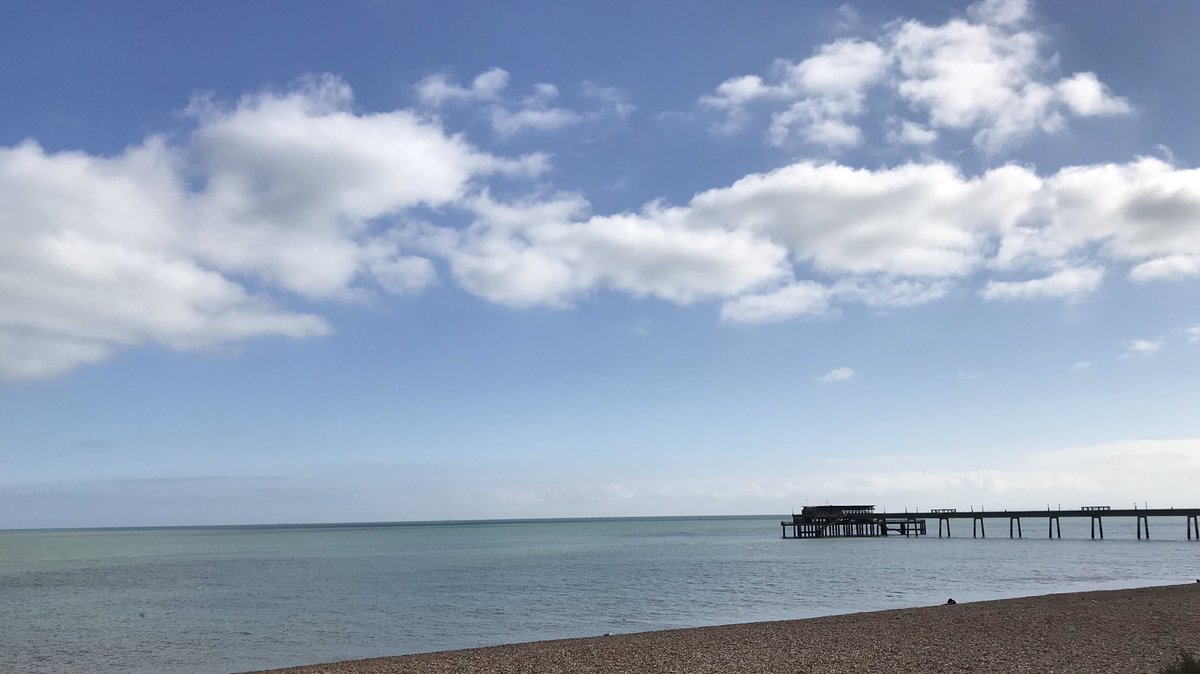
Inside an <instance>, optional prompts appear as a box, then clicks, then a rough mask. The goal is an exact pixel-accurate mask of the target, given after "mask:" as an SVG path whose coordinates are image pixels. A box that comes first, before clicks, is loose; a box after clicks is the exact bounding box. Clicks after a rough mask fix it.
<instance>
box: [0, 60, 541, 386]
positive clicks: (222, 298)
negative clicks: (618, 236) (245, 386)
mask: <svg viewBox="0 0 1200 674" xmlns="http://www.w3.org/2000/svg"><path fill="white" fill-rule="evenodd" d="M191 112H192V113H193V114H194V116H195V119H196V127H195V129H194V131H193V132H192V133H191V134H190V136H188V137H187V138H186V140H185V141H184V142H183V143H181V144H179V145H171V144H169V143H167V142H166V141H164V140H163V139H161V138H150V139H148V140H146V141H145V142H143V143H141V144H139V145H137V146H134V147H130V148H129V149H127V150H125V151H124V152H122V153H120V154H118V155H116V156H111V157H100V156H94V155H89V154H86V153H82V152H56V153H51V152H46V151H45V150H43V149H42V148H41V147H40V146H39V145H38V144H37V143H35V142H33V141H29V142H25V143H23V144H20V145H17V146H14V147H7V148H0V268H2V269H3V270H4V272H3V274H0V346H2V348H0V377H3V378H6V379H33V378H43V377H50V376H55V375H58V374H61V373H63V372H66V371H68V370H70V369H72V368H73V367H75V366H78V365H80V364H85V363H94V362H97V361H100V360H103V359H105V358H107V357H109V356H111V355H112V354H113V353H115V352H116V351H117V350H119V349H122V348H127V347H132V346H136V345H140V344H157V345H162V346H166V347H169V348H174V349H195V348H205V347H213V346H219V345H222V344H225V343H229V342H233V341H237V340H241V339H245V338H249V337H256V336H272V335H273V336H287V337H304V336H310V335H319V334H323V333H326V332H328V331H329V330H330V326H328V325H327V324H326V323H325V322H324V321H323V320H322V319H321V318H319V317H318V316H316V315H313V314H312V313H309V312H306V311H297V310H294V309H289V308H287V307H286V305H287V304H288V303H290V300H289V298H296V297H300V298H330V297H346V296H349V295H351V294H353V293H354V292H356V290H357V289H358V288H359V287H360V286H361V285H362V284H364V283H366V284H369V285H373V286H375V287H379V288H383V289H386V290H400V291H408V290H413V289H418V288H420V287H422V286H423V285H425V284H426V283H428V282H429V281H430V280H431V279H432V275H433V271H432V266H431V263H430V262H429V261H428V260H427V259H425V258H422V257H420V256H416V255H412V254H409V253H408V252H406V251H405V250H404V249H403V248H402V247H401V246H400V245H399V244H398V243H397V242H396V241H395V240H394V239H393V238H388V237H381V236H377V235H375V234H373V233H372V229H371V227H369V223H370V222H372V221H375V220H378V219H380V218H385V217H390V216H395V215H397V214H399V213H402V212H403V211H404V210H405V209H407V208H409V207H412V206H416V205H426V206H437V205H441V204H446V203H448V202H450V201H452V200H455V199H458V198H459V197H460V196H461V195H462V194H463V193H464V190H465V189H466V188H467V186H468V184H469V183H470V182H471V181H472V180H473V179H474V178H475V177H477V176H481V175H487V174H492V173H496V172H516V173H523V172H524V173H529V172H536V171H538V170H540V168H541V160H540V158H538V157H527V158H518V159H501V158H497V157H494V156H492V155H488V154H486V153H482V152H480V151H478V150H476V149H474V148H472V147H471V146H470V145H468V144H467V143H466V142H465V141H463V140H462V139H461V138H460V137H457V136H453V135H450V134H447V133H446V132H444V131H443V130H442V129H441V128H440V127H439V126H438V125H437V124H435V123H432V122H429V121H426V120H423V119H422V118H420V117H419V116H417V115H415V114H413V113H411V112H407V111H396V112H389V113H380V114H360V113H356V112H354V111H353V108H352V100H351V97H350V91H349V89H348V88H347V87H346V86H345V85H344V84H343V83H342V82H340V81H338V80H336V79H333V78H318V79H313V80H311V81H309V82H308V83H306V84H305V85H303V86H302V87H300V88H298V89H296V90H292V91H279V92H265V93H260V94H256V95H254V96H248V97H246V98H244V99H242V100H241V101H238V102H236V103H235V104H232V105H227V106H221V105H218V104H216V103H214V102H212V101H205V100H200V101H196V102H194V103H193V105H192V106H191Z"/></svg>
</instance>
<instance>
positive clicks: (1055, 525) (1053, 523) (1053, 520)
mask: <svg viewBox="0 0 1200 674" xmlns="http://www.w3.org/2000/svg"><path fill="white" fill-rule="evenodd" d="M1048 525H1049V526H1048V527H1047V528H1048V529H1049V533H1050V538H1054V533H1055V530H1057V531H1058V537H1059V538H1062V522H1061V521H1060V520H1059V519H1058V515H1051V516H1050V519H1049V521H1048Z"/></svg>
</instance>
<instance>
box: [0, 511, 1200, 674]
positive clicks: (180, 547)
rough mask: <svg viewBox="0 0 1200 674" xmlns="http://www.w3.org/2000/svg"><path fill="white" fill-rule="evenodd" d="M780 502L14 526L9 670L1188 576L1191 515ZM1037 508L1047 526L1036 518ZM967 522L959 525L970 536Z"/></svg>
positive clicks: (840, 609)
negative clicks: (865, 509)
mask: <svg viewBox="0 0 1200 674" xmlns="http://www.w3.org/2000/svg"><path fill="white" fill-rule="evenodd" d="M778 522H779V517H755V518H704V519H695V518H689V519H670V518H669V519H622V520H586V521H567V522H561V521H534V522H490V523H469V524H399V525H371V526H367V525H344V526H283V527H213V528H183V529H127V530H112V529H109V530H70V531H61V530H59V531H7V532H0V671H5V672H8V671H13V672H39V673H41V672H44V673H58V672H72V673H74V672H146V673H152V672H153V673H156V674H157V673H184V672H186V673H191V672H231V671H242V670H248V669H256V668H267V667H277V666H284V665H295V664H304V663H314V662H326V661H332V660H342V659H348V658H363V657H371V656H379V655H392V654H399V653H413V652H420V651H430V650H441V649H450V648H462V647H468V646H481V645H488V644H498V643H506V642H517V641H529V640H537V639H549V638H558V637H570V636H587V635H598V634H603V633H605V632H614V633H619V632H633V631H642V630H651V629H661V628H671V627H687V626H698V625H714V624H721V623H731V622H745V621H753V620H769V619H782V618H801V617H811V616H817V615H827V614H834V613H848V612H855V611H863V610H872V609H884V608H896V607H908V606H920V605H928V604H934V603H942V602H945V600H946V598H947V597H954V598H955V599H957V600H959V601H964V600H976V599H990V598H999V597H1012V596H1022V595H1030V594H1044V593H1050V592H1060V591H1070V590H1087V589H1099V588H1117V587H1133V586H1140V585H1153V584H1168V583H1178V582H1192V581H1193V580H1194V579H1195V578H1196V577H1197V576H1200V563H1198V562H1200V543H1196V542H1192V543H1188V542H1187V541H1186V540H1184V534H1185V530H1184V525H1183V521H1182V520H1181V519H1180V520H1178V521H1173V520H1162V521H1152V522H1151V527H1152V532H1153V534H1154V536H1155V539H1154V540H1152V541H1137V540H1132V539H1133V538H1134V529H1133V522H1132V521H1129V522H1124V521H1119V520H1115V519H1114V520H1110V521H1108V522H1106V523H1105V534H1106V535H1107V536H1108V538H1107V539H1106V540H1104V541H1099V540H1097V541H1092V540H1089V539H1088V523H1087V521H1086V520H1082V521H1072V520H1064V521H1063V536H1064V538H1063V539H1062V540H1053V541H1050V540H1046V539H1045V538H1042V536H1045V531H1044V528H1043V527H1044V522H1036V521H1029V520H1026V521H1025V522H1024V524H1025V534H1026V536H1027V538H1025V539H1023V540H1009V539H1008V538H1007V527H1006V526H1004V525H1006V524H1007V523H1006V522H1002V521H995V522H992V523H991V524H992V526H991V527H990V531H989V533H991V535H992V536H993V537H992V538H987V539H979V540H973V539H971V538H970V531H969V522H967V523H966V526H963V523H956V527H957V528H956V531H955V534H956V536H958V537H956V538H952V539H938V538H937V537H936V536H934V537H932V538H924V539H904V538H898V537H889V538H887V539H857V540H845V539H843V540H819V541H793V540H787V541H784V540H780V538H779V533H780V532H779V524H778ZM1039 525H1040V526H1039ZM964 533H965V534H966V537H965V538H964V537H962V536H963V534H964Z"/></svg>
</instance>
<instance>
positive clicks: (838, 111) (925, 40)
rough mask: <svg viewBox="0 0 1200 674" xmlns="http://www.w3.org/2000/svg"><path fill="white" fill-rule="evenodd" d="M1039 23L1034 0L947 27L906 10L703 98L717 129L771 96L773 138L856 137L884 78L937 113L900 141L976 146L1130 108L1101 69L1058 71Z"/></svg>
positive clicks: (977, 11) (977, 13)
mask: <svg viewBox="0 0 1200 674" xmlns="http://www.w3.org/2000/svg"><path fill="white" fill-rule="evenodd" d="M1030 24H1031V20H1030V17H1029V8H1028V6H1027V3H1025V2H1023V1H1020V0H1001V1H993V0H986V1H984V2H980V3H976V4H975V5H972V6H970V7H969V8H968V9H967V12H966V16H963V17H957V18H952V19H950V20H949V21H947V22H946V23H944V24H941V25H935V26H931V25H927V24H924V23H921V22H920V21H915V20H908V21H902V22H897V23H894V24H892V25H891V26H890V27H889V28H888V29H886V30H885V32H884V34H883V35H882V36H881V37H880V38H878V39H877V40H875V41H870V40H863V39H850V38H844V39H839V40H837V41H835V42H832V43H829V44H826V45H824V46H822V47H820V48H819V49H818V50H817V53H816V54H815V55H814V56H812V57H810V58H808V59H805V60H804V61H801V62H800V63H792V62H789V61H786V60H781V61H779V62H777V63H776V65H775V67H774V69H773V73H772V75H771V76H770V77H769V78H767V79H765V80H764V79H763V78H761V77H759V76H757V75H742V76H738V77H733V78H730V79H728V80H726V81H725V82H723V83H721V84H720V85H718V87H717V88H716V89H715V90H714V92H713V93H711V94H709V95H707V96H704V97H702V98H701V104H702V105H704V106H706V107H709V108H712V109H717V110H720V111H722V112H724V114H725V119H724V121H722V122H720V123H719V124H718V125H717V128H718V129H719V130H722V131H725V132H730V131H736V130H739V129H740V128H742V127H744V126H745V124H746V122H747V121H748V120H749V119H750V116H751V107H752V106H753V105H754V104H762V105H763V106H764V107H766V106H770V107H775V108H778V109H776V110H775V112H774V113H773V114H772V118H771V126H770V129H769V131H768V139H769V140H770V142H772V143H774V144H781V143H782V142H784V141H785V140H786V139H787V138H789V137H790V136H791V135H792V132H793V130H794V129H796V128H799V129H800V131H801V136H802V137H803V138H805V139H806V140H807V141H808V142H811V143H815V144H819V145H825V146H828V147H839V146H852V145H857V144H859V143H861V142H862V140H863V134H862V130H861V129H860V128H859V127H858V126H857V125H856V124H853V123H851V121H850V120H852V119H854V118H856V117H859V116H860V115H862V113H863V112H864V111H865V109H866V96H867V93H868V91H870V90H872V89H873V88H877V89H880V90H882V91H884V92H885V93H886V94H887V95H889V96H891V97H893V99H894V101H893V102H892V104H895V103H899V104H903V105H906V106H908V107H909V108H912V109H914V110H916V111H919V112H923V113H925V114H926V115H927V123H925V124H917V123H914V122H905V123H904V124H903V125H902V126H901V128H899V129H893V130H890V131H889V132H888V134H887V136H888V138H889V140H891V141H892V142H894V143H905V144H912V145H926V144H928V143H930V142H932V141H933V139H934V138H935V137H936V135H935V134H936V131H935V130H934V129H939V128H940V129H952V130H958V131H973V133H974V137H973V140H974V143H975V145H976V146H977V147H979V148H980V149H982V150H985V151H988V152H994V151H996V150H999V149H1001V148H1003V147H1004V146H1007V145H1010V144H1012V143H1014V142H1017V141H1020V140H1022V139H1024V138H1026V137H1028V136H1030V135H1032V134H1035V133H1056V132H1059V131H1061V130H1063V129H1064V128H1066V124H1067V118H1068V116H1071V115H1074V116H1078V117H1096V116H1110V115H1122V114H1128V113H1129V112H1131V110H1132V108H1131V106H1130V105H1129V102H1128V101H1126V100H1125V99H1123V98H1120V97H1117V96H1114V95H1113V94H1112V93H1111V92H1110V91H1109V90H1108V87H1107V86H1106V85H1105V84H1104V83H1103V82H1101V81H1100V79H1099V78H1098V77H1097V76H1096V74H1095V73H1091V72H1080V73H1073V74H1071V75H1069V76H1067V77H1063V78H1061V79H1058V80H1054V79H1053V77H1052V76H1051V75H1050V74H1051V72H1052V71H1053V70H1055V66H1056V57H1055V56H1053V55H1048V54H1047V53H1046V52H1047V50H1046V49H1045V43H1046V42H1047V38H1046V36H1045V35H1043V34H1042V33H1040V32H1039V31H1037V30H1036V29H1034V28H1032V27H1031V26H1030ZM877 85H878V86H877ZM884 105H885V106H886V105H889V104H888V103H884ZM931 127H932V128H931Z"/></svg>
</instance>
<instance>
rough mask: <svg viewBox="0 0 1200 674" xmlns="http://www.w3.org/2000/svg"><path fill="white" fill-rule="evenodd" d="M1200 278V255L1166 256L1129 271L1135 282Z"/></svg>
mask: <svg viewBox="0 0 1200 674" xmlns="http://www.w3.org/2000/svg"><path fill="white" fill-rule="evenodd" d="M1195 276H1200V255H1164V256H1162V257H1157V258H1154V259H1153V260H1149V261H1147V262H1143V263H1141V264H1139V265H1137V266H1135V267H1134V268H1133V269H1131V270H1129V278H1131V279H1133V280H1134V281H1139V282H1142V281H1171V280H1177V279H1183V278H1191V277H1195Z"/></svg>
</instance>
